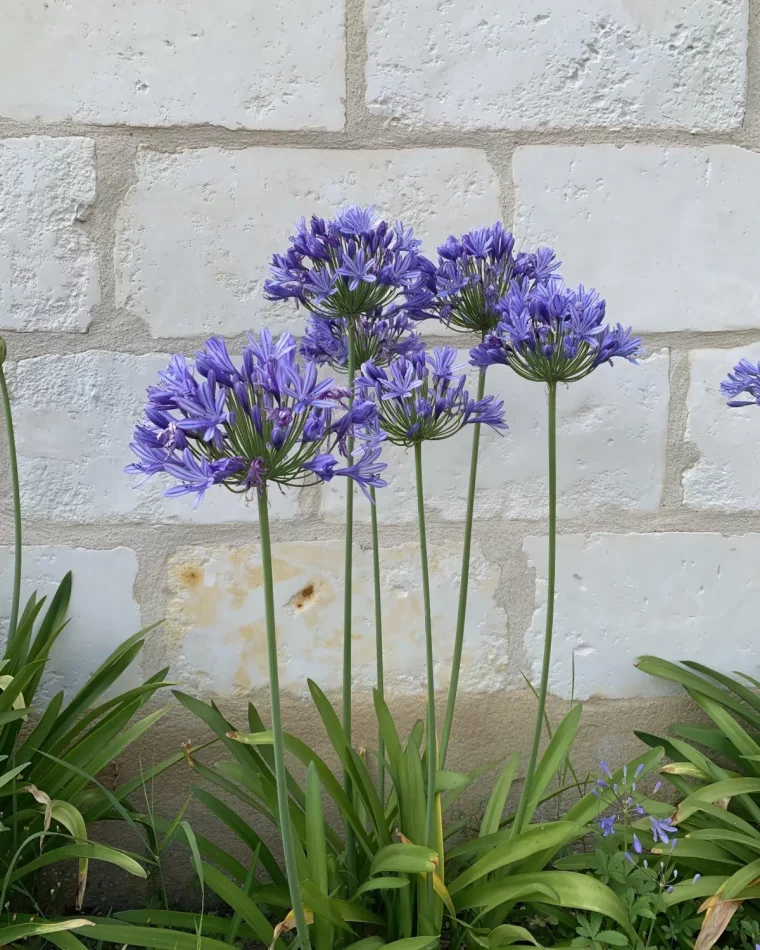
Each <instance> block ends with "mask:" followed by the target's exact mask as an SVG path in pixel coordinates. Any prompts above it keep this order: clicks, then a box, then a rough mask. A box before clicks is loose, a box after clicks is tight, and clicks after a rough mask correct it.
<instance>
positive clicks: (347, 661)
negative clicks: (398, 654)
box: [343, 318, 357, 896]
mask: <svg viewBox="0 0 760 950" xmlns="http://www.w3.org/2000/svg"><path fill="white" fill-rule="evenodd" d="M355 376H356V328H355V326H354V320H353V318H349V320H348V389H349V392H350V395H349V397H348V399H349V407H350V406H352V405H353V402H354V395H353V390H354V378H355ZM346 451H347V454H348V457H347V459H346V464H347V465H351V463H352V456H353V451H354V440H353V437H351V436H349V437H348V438H347V440H346ZM346 482H347V485H346V563H345V570H344V587H343V729H344V731H345V733H346V737H347V739H348V744H349V745H351V718H352V705H351V674H352V668H351V667H352V660H351V646H352V644H351V636H352V621H353V614H352V600H351V595H352V589H351V588H352V585H353V559H354V551H353V543H354V480H353V479H352V478H347V479H346ZM343 784H344V787H345V789H346V795H347V796H348V798H349V800H352V797H353V791H352V788H351V779H350V777H349V775H348V773H347V772H345V771H344V773H343ZM345 832H346V860H347V866H348V892H349V896H352V895H353V892H354V889H355V888H356V886H357V854H356V840H355V836H354V831H353V828H352V827H351V825H350V823H349V822H348V820H346V823H345Z"/></svg>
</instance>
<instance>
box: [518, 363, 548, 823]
mask: <svg viewBox="0 0 760 950" xmlns="http://www.w3.org/2000/svg"><path fill="white" fill-rule="evenodd" d="M546 390H547V402H548V409H549V413H548V417H549V567H548V571H547V585H546V630H545V633H544V655H543V659H542V665H541V685H540V687H539V690H538V710H537V712H536V728H535V731H534V733H533V745H532V746H531V749H530V758H529V759H528V768H527V770H526V772H525V782H524V784H523V789H522V794H521V795H520V802H519V804H518V806H517V814H516V815H515V823H514V825H513V826H512V833H513V834H515V835H519V834H520V832H521V831H522V830H523V825H524V824H525V813H526V811H527V810H528V804H529V803H530V800H531V796H532V789H531V786H532V785H533V776H534V774H535V771H536V761H537V759H538V747H539V745H540V744H541V733H542V730H543V724H544V714H545V712H546V692H547V689H548V685H549V664H550V663H551V656H552V636H553V632H554V588H555V575H556V567H557V383H556V382H550V383H547V384H546Z"/></svg>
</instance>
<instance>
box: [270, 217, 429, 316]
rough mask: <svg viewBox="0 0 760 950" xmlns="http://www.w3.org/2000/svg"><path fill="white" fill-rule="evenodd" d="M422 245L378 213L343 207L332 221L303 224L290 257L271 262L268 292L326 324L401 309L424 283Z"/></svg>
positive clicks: (314, 219)
mask: <svg viewBox="0 0 760 950" xmlns="http://www.w3.org/2000/svg"><path fill="white" fill-rule="evenodd" d="M419 244H420V242H419V241H417V240H415V238H414V236H413V235H412V232H411V230H409V229H406V228H404V226H403V225H402V224H401V223H400V222H397V223H396V224H394V225H390V224H389V223H388V222H387V221H382V220H380V219H379V217H378V216H377V215H376V213H375V211H374V209H373V208H358V207H349V208H344V209H343V210H342V211H340V212H339V213H338V214H337V215H336V217H335V218H334V219H333V220H329V221H325V220H323V219H322V218H317V217H316V216H313V217H312V218H311V221H310V222H309V223H308V224H307V223H306V220H305V219H302V220H301V222H300V223H299V224H298V226H297V230H296V233H295V234H294V235H293V236H292V237H291V238H290V247H289V249H288V250H287V251H286V253H285V254H275V255H274V257H273V258H272V266H271V273H272V277H271V279H269V280H267V281H266V282H265V284H264V293H265V296H266V297H267V299H268V300H288V299H292V300H295V301H296V303H297V304H302V305H303V306H304V307H306V309H307V310H309V311H311V313H313V314H315V315H316V316H318V317H322V318H327V319H338V320H340V319H345V318H348V317H358V316H359V315H361V314H365V315H368V314H376V313H377V312H378V311H379V310H382V309H384V308H386V307H391V306H392V307H393V310H394V311H395V310H397V309H402V308H403V306H404V305H405V301H406V298H407V297H409V296H411V295H413V293H414V292H415V290H416V288H418V286H419V284H420V281H421V278H422V270H421V267H422V263H421V262H422V261H423V260H424V259H423V258H422V257H421V255H420V254H419V252H418V250H417V249H418V247H419Z"/></svg>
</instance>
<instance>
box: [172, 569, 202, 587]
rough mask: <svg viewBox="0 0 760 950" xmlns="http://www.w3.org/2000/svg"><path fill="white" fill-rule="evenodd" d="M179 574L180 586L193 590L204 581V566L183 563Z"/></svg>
mask: <svg viewBox="0 0 760 950" xmlns="http://www.w3.org/2000/svg"><path fill="white" fill-rule="evenodd" d="M177 574H178V580H179V583H180V586H181V587H184V588H185V589H187V590H192V589H194V588H195V587H198V586H200V585H201V584H202V583H203V577H204V571H203V568H202V567H198V566H197V565H195V564H181V565H180V566H179V568H178V570H177Z"/></svg>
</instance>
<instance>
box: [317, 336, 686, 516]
mask: <svg viewBox="0 0 760 950" xmlns="http://www.w3.org/2000/svg"><path fill="white" fill-rule="evenodd" d="M460 357H461V362H462V363H466V362H467V351H460ZM668 366H669V359H668V354H667V351H665V350H661V351H659V352H657V353H654V354H652V355H651V356H649V357H647V358H646V359H644V360H642V361H641V362H640V363H639V365H638V366H633V365H632V364H630V363H627V362H625V361H623V360H619V361H617V362H616V363H615V365H614V366H612V367H610V366H602V367H600V368H599V369H597V370H596V371H595V372H594V373H592V374H591V375H590V376H588V377H586V379H584V380H581V381H580V382H578V383H573V384H572V385H571V386H567V387H561V388H560V390H559V394H558V397H557V402H558V435H557V454H558V461H557V465H558V483H559V503H558V507H559V513H560V516H561V517H567V518H573V517H578V516H581V515H584V514H591V513H593V512H595V511H598V510H599V509H600V508H604V507H609V508H618V509H626V510H638V511H653V510H656V509H657V508H658V507H659V503H660V495H661V493H662V483H663V477H664V472H665V449H666V438H667V425H668V399H669V386H668ZM468 371H469V373H470V376H471V383H470V385H469V391H470V393H471V394H472V393H474V391H475V386H476V383H475V380H474V379H473V378H472V369H471V368H470V369H469V370H468ZM486 392H489V393H493V394H495V395H497V396H498V398H499V399H503V400H504V407H505V408H504V411H505V417H506V420H507V423H508V425H509V427H510V428H509V432H507V433H506V434H505V435H504V436H500V435H498V434H496V433H494V432H492V431H490V430H484V431H483V433H482V435H481V441H480V455H479V462H478V483H477V484H478V488H477V494H476V496H475V516H476V517H479V518H493V517H504V518H545V517H546V504H547V502H546V499H547V491H548V482H547V473H546V463H547V447H546V440H547V436H546V398H545V395H544V389H543V387H542V386H541V385H540V384H538V383H530V382H526V381H525V380H522V379H520V377H518V376H517V375H516V374H515V373H513V372H511V371H510V370H507V369H506V368H505V367H498V366H497V367H493V368H492V369H490V370H489V371H488V380H487V386H486ZM471 445H472V434H471V429H470V427H469V426H468V427H465V429H464V430H463V431H462V432H460V433H458V434H457V435H456V436H454V437H453V438H451V439H446V440H445V441H442V442H428V443H426V444H425V445H424V447H423V474H424V478H425V498H426V502H427V506H428V509H429V510H430V512H431V514H435V515H436V516H437V517H440V518H444V519H446V520H451V521H461V520H462V519H463V518H464V515H465V509H466V504H467V488H468V478H469V471H470V448H471ZM383 457H384V459H385V461H386V462H388V466H389V467H388V470H387V471H386V472H384V473H383V477H384V478H385V480H386V481H387V482H388V486H387V487H386V488H383V489H381V490H378V492H377V511H378V517H379V518H380V522H381V523H388V522H394V521H395V522H399V521H407V522H414V521H416V519H417V509H416V504H417V502H416V495H415V484H414V458H413V454H412V452H411V450H409V451H408V452H407V451H406V450H404V449H399V448H395V447H393V446H385V447H384V448H383ZM344 497H345V485H344V484H341V483H339V482H338V481H337V480H334V481H332V482H330V483H329V484H328V485H326V486H325V488H324V489H323V507H324V510H325V513H326V514H327V515H328V517H330V518H332V519H335V520H340V519H342V517H343V510H344V506H345V502H344ZM357 497H358V499H359V500H358V502H357V503H356V505H355V509H356V510H355V515H354V516H355V517H356V518H358V519H360V520H364V521H367V520H369V506H368V505H367V504H365V503H364V500H363V498H362V496H361V495H358V496H357Z"/></svg>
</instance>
